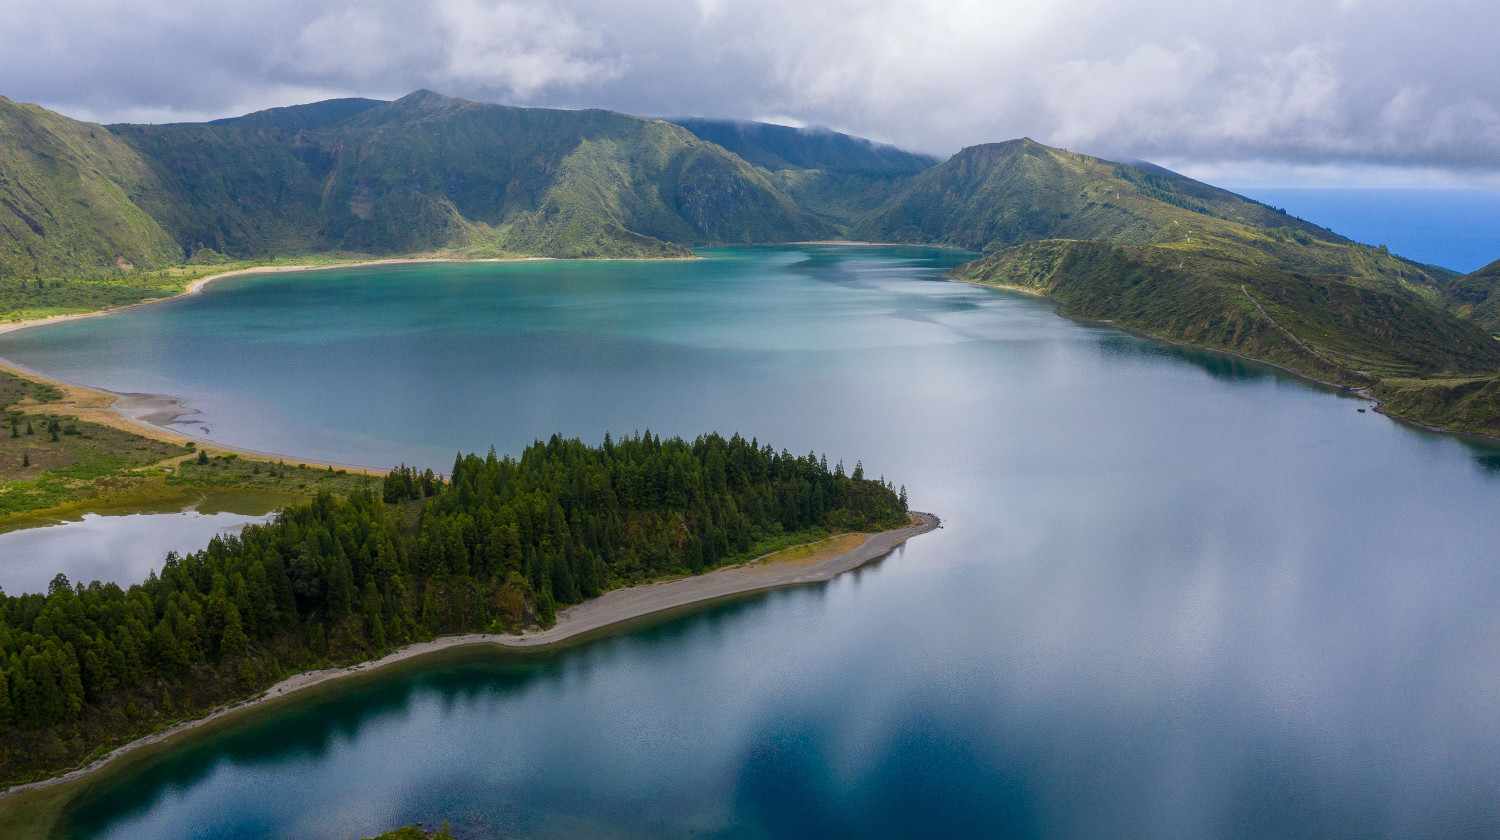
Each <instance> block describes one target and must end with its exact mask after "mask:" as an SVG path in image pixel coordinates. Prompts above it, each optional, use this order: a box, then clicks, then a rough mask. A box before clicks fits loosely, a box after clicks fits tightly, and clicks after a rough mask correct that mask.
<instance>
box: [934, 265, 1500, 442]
mask: <svg viewBox="0 0 1500 840" xmlns="http://www.w3.org/2000/svg"><path fill="white" fill-rule="evenodd" d="M943 277H944V278H945V279H948V280H952V281H953V282H955V283H965V284H967V285H970V286H982V287H984V288H987V289H1004V290H1005V291H1007V292H1017V293H1020V294H1023V295H1029V296H1030V297H1034V298H1040V299H1042V300H1047V301H1051V302H1052V303H1054V304H1056V308H1055V309H1054V310H1053V311H1054V312H1055V313H1056V314H1057V315H1059V316H1061V317H1063V318H1067V319H1068V320H1069V321H1075V322H1077V323H1080V324H1096V325H1099V326H1105V327H1111V328H1113V329H1117V330H1121V331H1124V332H1127V333H1130V334H1131V335H1135V336H1140V337H1141V338H1145V339H1148V340H1150V341H1156V342H1160V343H1162V344H1170V345H1172V346H1174V347H1183V348H1186V349H1188V350H1206V351H1208V352H1210V353H1223V354H1224V355H1226V356H1233V357H1234V358H1236V359H1243V360H1244V361H1247V362H1255V363H1256V364H1260V365H1266V366H1267V367H1273V368H1275V369H1277V370H1279V371H1281V372H1282V373H1286V374H1290V375H1292V376H1295V377H1297V378H1298V379H1301V380H1302V381H1304V382H1311V383H1313V384H1315V385H1322V386H1323V387H1325V388H1328V389H1330V390H1333V391H1335V392H1337V393H1339V394H1342V395H1344V396H1352V397H1355V398H1358V399H1361V400H1365V401H1366V402H1368V403H1370V410H1371V411H1374V412H1375V413H1377V414H1379V415H1380V416H1382V417H1388V418H1390V419H1392V420H1394V421H1396V422H1397V423H1404V424H1406V425H1408V426H1415V427H1416V428H1419V429H1422V430H1423V431H1428V432H1433V433H1436V434H1443V435H1458V436H1460V437H1472V438H1477V439H1479V440H1483V441H1491V442H1494V441H1500V435H1487V434H1484V433H1482V432H1471V431H1467V430H1465V429H1449V428H1446V427H1444V426H1435V425H1433V424H1431V423H1423V422H1422V421H1421V420H1415V419H1413V418H1411V417H1403V416H1401V415H1399V414H1393V413H1391V412H1389V411H1386V410H1385V403H1384V402H1383V401H1382V400H1381V399H1380V398H1379V397H1377V396H1375V394H1374V393H1372V392H1371V391H1370V389H1369V388H1364V387H1355V386H1353V385H1341V384H1339V383H1337V382H1329V381H1328V380H1326V379H1319V378H1318V377H1316V376H1313V375H1312V374H1310V373H1303V372H1302V371H1300V370H1293V369H1292V368H1289V367H1287V366H1286V365H1282V364H1277V363H1276V362H1272V361H1269V360H1267V359H1257V358H1256V357H1254V356H1247V355H1245V354H1244V353H1236V352H1235V351H1233V350H1224V349H1221V348H1218V347H1205V346H1203V345H1201V344H1189V343H1187V342H1185V341H1176V340H1174V339H1170V338H1163V337H1161V336H1159V335H1155V334H1153V333H1149V332H1146V331H1145V330H1138V329H1134V328H1132V327H1127V326H1123V325H1121V324H1117V323H1115V322H1114V321H1110V320H1104V319H1099V318H1081V317H1079V316H1076V315H1069V314H1067V313H1066V312H1063V311H1062V309H1063V306H1065V305H1066V304H1064V303H1063V302H1062V301H1061V300H1058V299H1057V298H1055V297H1053V296H1051V295H1049V294H1046V293H1043V292H1038V291H1037V290H1035V289H1026V288H1022V287H1020V286H1010V285H1006V284H1004V283H983V282H980V281H978V280H966V279H964V278H962V277H955V276H954V275H953V274H952V273H948V274H944V275H943Z"/></svg>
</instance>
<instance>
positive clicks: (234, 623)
mask: <svg viewBox="0 0 1500 840" xmlns="http://www.w3.org/2000/svg"><path fill="white" fill-rule="evenodd" d="M910 522H911V517H910V515H909V513H908V512H907V509H906V499H905V490H904V489H902V490H899V491H898V490H897V489H896V488H895V487H893V486H892V485H890V484H887V483H885V482H884V481H882V480H874V479H870V478H866V477H865V475H864V470H863V467H862V466H861V465H858V464H857V465H856V466H855V467H854V469H853V470H852V471H849V472H847V473H846V471H845V469H844V467H843V464H842V463H839V464H836V465H834V466H833V467H830V466H829V465H828V463H827V460H826V458H818V457H815V456H814V455H813V454H811V453H810V454H808V455H805V456H793V455H792V454H790V453H788V452H786V451H784V450H783V451H781V452H777V451H775V450H774V449H773V448H772V447H770V446H769V445H762V444H760V443H759V442H758V441H757V440H755V439H750V440H746V439H745V438H743V437H740V436H739V435H735V436H733V437H730V438H727V439H726V438H724V437H721V436H719V435H717V434H710V435H705V436H702V437H699V438H697V439H695V440H693V441H691V442H689V441H685V440H682V439H680V438H671V439H662V438H660V437H657V436H655V435H652V434H651V433H650V432H646V433H644V434H637V435H634V436H631V437H629V438H622V439H619V440H615V439H612V438H611V437H609V436H606V437H605V439H604V442H603V443H602V444H601V445H599V446H588V445H585V444H584V443H582V442H581V441H578V440H576V439H574V440H565V439H563V438H561V437H560V436H556V435H554V436H553V437H552V438H551V439H549V440H548V441H546V442H540V441H539V442H537V443H536V444H534V445H532V446H530V447H528V448H527V449H526V451H525V452H524V453H522V455H521V456H520V457H519V458H511V457H508V456H507V457H499V456H497V455H496V454H495V453H494V452H493V451H491V452H490V453H489V454H488V455H487V456H485V457H479V456H476V455H467V456H462V457H459V458H457V459H456V461H455V463H454V465H453V469H452V473H451V475H450V476H448V477H447V478H446V479H445V478H443V477H440V476H439V475H437V474H435V473H433V472H432V471H431V470H423V471H417V470H414V469H410V468H404V467H403V468H400V469H397V470H394V471H392V472H391V473H390V474H389V475H387V476H386V478H385V479H384V480H383V481H382V482H381V484H380V487H379V488H378V490H374V489H357V490H354V491H352V492H350V493H349V494H348V495H347V497H339V496H336V495H334V494H332V493H329V492H323V493H320V494H319V495H318V496H317V498H315V499H314V500H313V501H311V502H310V503H306V504H301V505H296V506H293V507H289V508H287V509H285V510H284V511H282V512H281V513H280V514H279V515H278V516H277V517H276V518H275V520H274V521H272V522H270V523H268V524H266V525H262V526H250V527H247V528H246V529H245V531H244V532H243V533H242V534H241V535H240V536H239V537H230V538H227V539H215V540H214V541H213V542H212V543H211V544H210V545H209V547H208V548H206V549H204V550H203V551H200V552H197V553H194V554H189V555H186V556H183V557H177V556H170V555H169V556H168V557H167V558H166V561H165V565H164V566H163V567H162V569H161V571H160V573H159V574H153V575H152V576H151V577H150V578H149V579H148V580H146V581H145V582H144V583H140V584H136V585H132V586H130V587H128V588H122V587H120V586H118V585H115V584H112V583H110V584H101V583H98V582H93V583H90V584H87V585H85V584H84V583H82V582H78V583H74V582H71V581H68V580H67V579H66V578H64V577H63V576H61V575H59V576H58V577H57V578H56V579H55V580H54V581H53V583H52V585H51V586H50V587H49V591H48V592H47V593H45V594H41V593H37V594H25V595H15V596H9V595H4V594H3V593H0V785H11V784H16V783H20V782H25V781H30V780H34V779H39V778H43V777H46V776H49V775H53V774H55V773H58V772H60V771H62V770H65V769H67V768H69V767H73V766H77V765H79V764H81V763H85V762H86V761H88V760H91V759H93V758H97V757H99V756H101V755H103V754H105V753H107V752H108V751H109V750H110V749H112V748H113V747H115V746H118V745H120V744H122V743H125V742H128V741H131V740H134V739H136V738H139V737H141V736H143V735H147V734H150V733H152V732H156V731H159V730H161V729H163V728H164V727H167V726H169V725H170V724H172V723H173V722H176V721H179V720H185V719H190V718H195V717H198V716H201V715H202V714H204V713H206V712H208V711H210V710H212V709H214V708H217V707H220V706H222V705H224V704H226V703H230V702H234V701H237V700H242V699H246V698H250V697H254V696H255V695H256V694H258V693H259V692H261V691H263V690H264V689H265V688H266V687H267V686H270V685H272V684H273V683H275V682H277V681H278V680H280V679H282V678H283V677H286V676H287V675H290V674H294V673H299V672H303V671H308V670H312V669H316V668H320V667H324V666H328V665H337V664H349V663H354V662H359V661H364V660H367V659H370V658H372V657H378V656H380V655H381V654H382V653H384V652H386V651H389V650H392V649H394V648H396V647H399V646H402V645H405V644H408V643H411V642H415V641H424V640H429V639H433V638H435V637H438V636H443V635H449V634H455V633H465V632H490V633H513V632H517V631H522V630H525V629H527V628H536V627H546V626H548V625H550V624H552V623H553V622H554V620H555V616H556V613H557V610H558V609H559V608H561V607H563V606H566V605H568V604H575V603H579V602H581V601H583V600H585V599H589V598H592V597H594V596H597V595H599V594H601V593H603V592H605V591H607V590H611V589H615V588H618V587H622V586H629V585H632V584H638V583H644V582H649V581H653V580H658V579H661V578H663V577H672V576H680V575H694V574H697V573H700V572H703V571H705V570H709V569H713V568H716V567H722V566H726V565H730V564H734V563H739V562H743V561H745V560H748V559H751V558H754V557H757V556H760V555H762V554H764V553H766V552H769V551H775V550H777V549H780V548H784V547H787V546H790V545H796V544H800V543H805V542H809V541H812V540H816V539H820V538H822V537H825V536H827V535H828V534H830V533H839V532H858V531H884V530H890V529H894V528H900V527H903V526H906V525H909V524H910Z"/></svg>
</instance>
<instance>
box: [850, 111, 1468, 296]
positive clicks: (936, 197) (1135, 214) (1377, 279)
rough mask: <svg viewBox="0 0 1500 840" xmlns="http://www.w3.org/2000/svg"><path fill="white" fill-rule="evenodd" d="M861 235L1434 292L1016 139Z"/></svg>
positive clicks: (1181, 192)
mask: <svg viewBox="0 0 1500 840" xmlns="http://www.w3.org/2000/svg"><path fill="white" fill-rule="evenodd" d="M853 235H854V236H855V237H856V238H860V239H872V240H881V241H895V242H941V243H945V244H950V245H957V246H960V247H964V248H970V249H973V250H979V251H996V250H999V249H1002V248H1008V247H1010V246H1013V245H1018V244H1020V243H1023V242H1031V241H1036V240H1042V239H1083V240H1095V241H1102V242H1112V243H1119V244H1135V245H1152V244H1174V245H1181V246H1191V247H1192V248H1194V249H1195V250H1199V251H1203V252H1205V253H1208V254H1212V255H1214V256H1219V257H1223V258H1226V259H1232V260H1239V261H1242V262H1245V263H1247V264H1250V265H1261V266H1273V267H1276V268H1282V269H1285V270H1289V271H1298V272H1304V273H1310V274H1331V275H1344V276H1349V277H1355V278H1364V279H1368V280H1370V281H1372V283H1373V284H1374V285H1375V286H1376V287H1379V288H1385V289H1388V290H1391V289H1395V288H1398V287H1411V288H1419V289H1426V292H1427V293H1428V294H1431V295H1432V296H1433V297H1434V300H1435V299H1436V297H1437V296H1438V295H1437V292H1436V289H1437V288H1438V287H1439V286H1440V285H1441V282H1442V280H1441V278H1439V277H1438V276H1437V275H1436V274H1435V273H1434V272H1433V271H1432V270H1430V269H1428V268H1427V267H1425V266H1421V265H1418V264H1416V263H1413V262H1410V261H1407V260H1403V259H1400V258H1399V257H1394V256H1392V255H1390V254H1389V253H1387V252H1386V251H1385V250H1384V249H1379V248H1370V247H1368V246H1364V245H1357V244H1354V243H1352V242H1350V241H1349V240H1347V239H1345V238H1344V237H1342V236H1339V235H1338V234H1336V233H1334V232H1332V231H1330V230H1326V229H1324V228H1320V227H1318V226H1316V225H1313V224H1310V223H1308V222H1304V221H1301V220H1299V219H1295V218H1292V217H1290V216H1287V215H1285V214H1283V213H1280V212H1278V211H1276V210H1273V209H1271V208H1270V207H1267V206H1265V205H1263V204H1259V203H1257V202H1254V201H1250V200H1249V199H1246V198H1242V197H1240V196H1237V195H1235V194H1234V193H1231V192H1228V191H1225V190H1221V189H1218V188H1216V187H1211V186H1209V185H1207V184H1203V183H1200V182H1197V181H1194V180H1192V179H1190V178H1185V177H1183V176H1181V175H1177V174H1175V173H1172V172H1169V171H1168V170H1165V169H1162V168H1160V167H1155V166H1149V165H1145V166H1127V165H1124V164H1117V163H1111V162H1109V161H1105V160H1100V159H1099V158H1093V157H1088V156H1087V155H1079V154H1074V153H1071V152H1066V151H1063V150H1061V149H1054V148H1051V147H1048V146H1044V145H1042V144H1040V143H1037V142H1035V141H1032V140H1026V139H1022V140H1012V141H1010V142H1007V143H997V144H991V145H985V146H973V147H970V148H968V149H964V150H963V151H962V152H959V153H958V154H957V155H954V156H953V158H951V159H950V160H948V161H947V162H945V163H943V164H941V165H939V166H936V167H933V168H932V169H929V170H927V171H926V172H923V173H921V174H920V175H917V176H915V177H914V178H912V179H911V181H910V182H909V183H908V184H907V186H906V187H905V189H904V190H903V191H901V192H900V193H899V194H898V195H896V196H895V197H894V198H892V199H890V200H889V201H887V202H886V203H885V204H884V205H882V206H881V207H879V208H877V209H875V210H874V211H873V212H871V213H870V214H869V215H868V216H866V217H865V218H864V219H862V220H861V221H860V222H858V223H857V224H855V226H854V228H853Z"/></svg>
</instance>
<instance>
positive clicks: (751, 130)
mask: <svg viewBox="0 0 1500 840" xmlns="http://www.w3.org/2000/svg"><path fill="white" fill-rule="evenodd" d="M668 122H672V123H675V124H677V125H680V126H682V127H683V128H685V129H687V130H688V131H691V132H692V133H693V134H695V135H697V136H698V137H699V138H701V139H703V140H707V141H708V142H710V143H716V144H718V145H720V146H722V147H724V148H725V149H728V150H729V151H731V152H734V153H735V154H737V155H739V156H740V157H742V158H744V159H745V160H746V161H748V162H750V163H752V164H754V165H756V166H759V167H761V168H762V169H768V170H770V171H772V172H780V171H783V170H787V169H818V170H822V171H825V172H844V173H855V174H860V175H914V174H916V173H918V172H921V171H922V170H924V169H929V168H931V167H933V166H936V165H937V164H938V159H937V158H935V157H932V156H931V155H923V154H918V153H916V152H908V151H906V150H905V149H899V148H897V147H895V146H891V145H887V144H884V143H876V142H873V141H871V140H866V139H864V138H863V137H853V136H851V135H848V134H841V133H839V132H837V131H833V130H832V129H827V128H792V127H791V126H785V125H772V124H771V123H762V122H747V121H743V120H713V119H706V118H703V117H681V118H673V119H671V120H668Z"/></svg>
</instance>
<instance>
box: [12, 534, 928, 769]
mask: <svg viewBox="0 0 1500 840" xmlns="http://www.w3.org/2000/svg"><path fill="white" fill-rule="evenodd" d="M912 516H913V517H914V518H915V519H916V520H917V521H916V523H915V524H913V525H910V526H908V527H905V528H897V529H895V530H891V531H882V532H880V533H878V534H870V535H867V536H866V535H857V536H863V537H864V538H863V539H862V540H859V541H858V543H857V544H855V545H853V546H852V547H847V548H845V547H844V546H843V545H839V546H838V547H839V548H842V549H843V550H840V551H837V552H836V553H832V554H830V555H828V556H824V555H823V554H821V553H820V554H814V555H813V556H811V557H809V558H804V559H801V560H784V561H774V562H764V561H750V562H748V563H744V564H742V565H739V566H729V567H727V568H723V569H718V570H716V571H713V572H709V573H707V574H702V575H697V576H695V577H687V578H679V579H676V580H670V581H664V582H661V583H652V584H645V585H642V586H632V587H627V588H624V589H615V590H612V591H610V592H606V593H604V594H603V595H600V596H599V597H597V598H593V599H591V600H588V601H585V602H583V603H581V604H575V605H573V606H571V607H568V608H567V609H564V610H562V611H560V612H559V613H558V614H557V623H556V624H554V625H553V626H552V627H549V628H547V629H545V630H538V631H536V632H533V633H523V634H520V635H505V634H494V633H467V634H463V635H458V636H444V637H443V638H440V639H434V640H433V641H430V642H419V643H417V644H413V645H407V646H406V647H403V648H401V649H399V650H396V651H394V652H392V653H389V654H386V655H385V656H383V657H381V658H380V659H377V660H373V661H369V662H362V663H360V664H358V665H352V666H350V667H347V668H327V669H324V670H321V671H307V672H305V673H301V674H296V675H293V676H291V677H288V678H286V679H284V680H282V681H281V682H279V683H276V684H275V685H273V686H271V687H270V688H268V689H267V690H266V691H265V692H264V693H263V694H261V695H260V696H258V697H256V698H254V699H252V700H247V701H245V702H243V703H240V704H237V705H234V706H228V707H226V708H223V709H220V710H218V711H216V712H213V713H211V714H209V715H206V716H204V717H201V718H198V719H196V720H190V721H184V722H182V723H179V724H177V725H176V726H172V727H170V728H168V729H164V730H162V731H161V732H157V733H155V734H153V735H148V736H146V737H144V738H140V739H137V740H135V741H131V742H130V743H128V744H125V745H124V746H121V747H119V748H117V749H115V750H114V751H113V752H111V753H110V754H109V755H106V756H105V757H103V758H101V759H98V760H97V761H94V762H92V763H90V764H88V765H85V766H83V767H80V768H78V769H76V770H73V771H71V772H68V773H65V774H63V775H61V776H55V777H53V778H51V779H44V780H42V781H40V782H31V783H29V784H24V785H16V786H14V787H11V788H8V789H6V790H4V791H0V799H4V798H6V797H10V796H13V795H16V794H20V793H23V792H26V791H34V790H39V789H42V788H46V787H52V786H55V785H61V784H66V783H68V782H72V781H75V780H77V779H80V778H82V777H84V776H86V775H88V774H89V773H93V772H95V771H97V770H99V769H101V768H103V767H104V766H105V765H107V764H109V763H110V762H112V761H114V760H116V759H118V758H120V757H121V756H124V755H126V754H128V753H130V752H132V751H134V750H138V749H140V748H142V747H145V746H148V745H151V744H157V743H160V742H162V741H165V740H167V739H169V738H173V737H176V736H178V735H180V734H182V733H184V732H188V731H191V730H193V729H197V728H199V727H201V726H204V725H207V724H209V723H212V722H215V721H218V720H221V719H223V718H225V717H227V716H229V715H234V714H240V713H242V712H244V711H246V710H248V709H252V708H255V707H257V706H259V705H261V704H264V703H268V702H271V701H280V700H282V699H285V698H287V697H288V696H290V695H294V694H296V693H297V692H298V691H302V690H305V689H308V688H311V687H312V686H315V685H323V684H326V683H328V682H330V681H332V680H337V679H344V678H347V677H350V676H353V675H356V674H365V673H369V672H371V671H376V670H379V669H381V668H385V667H389V666H391V665H394V664H396V663H398V662H408V661H411V660H413V659H417V658H419V657H422V656H427V655H430V654H433V653H436V652H438V651H444V650H451V649H453V648H459V647H466V646H477V645H494V646H497V647H502V648H515V649H531V650H542V649H546V648H549V647H554V646H558V645H561V644H563V643H567V642H577V641H580V640H582V639H584V638H586V637H588V636H590V635H593V634H596V633H602V632H605V631H607V630H609V629H610V628H612V627H617V626H618V625H621V624H624V623H626V622H630V621H634V620H636V619H640V618H644V617H647V616H650V615H654V614H660V613H666V612H671V611H675V610H681V609H684V608H687V607H692V606H700V607H701V606H703V605H706V604H710V603H713V602H716V601H723V600H727V599H731V598H735V597H740V596H745V595H749V594H751V593H756V592H764V591H767V590H772V589H783V588H786V587H792V586H802V585H806V584H811V583H822V582H824V581H828V580H832V579H833V578H835V577H837V576H839V575H841V574H843V573H845V572H848V571H852V570H854V569H857V568H859V567H861V566H864V565H866V564H868V563H871V562H873V561H875V560H878V559H880V558H882V557H884V556H886V555H887V554H889V553H891V551H893V550H895V549H896V548H897V547H899V546H901V545H902V544H904V543H905V542H906V541H907V540H909V539H911V538H912V537H915V536H919V535H921V534H925V533H928V532H929V531H933V530H935V529H937V528H940V527H942V523H941V521H940V520H939V519H938V517H937V516H935V515H933V514H931V513H920V512H916V511H913V513H912ZM834 539H838V538H834Z"/></svg>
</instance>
